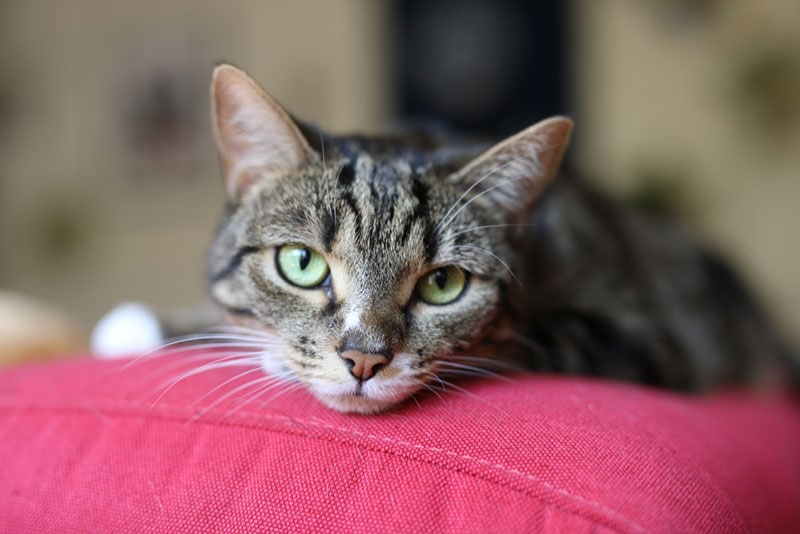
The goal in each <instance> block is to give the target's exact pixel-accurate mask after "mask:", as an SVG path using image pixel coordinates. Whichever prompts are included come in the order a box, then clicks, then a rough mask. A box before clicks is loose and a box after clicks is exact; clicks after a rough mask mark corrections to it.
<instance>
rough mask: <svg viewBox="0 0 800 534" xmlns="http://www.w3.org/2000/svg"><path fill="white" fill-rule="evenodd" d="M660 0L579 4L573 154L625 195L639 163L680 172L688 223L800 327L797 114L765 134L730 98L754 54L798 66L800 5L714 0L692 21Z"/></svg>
mask: <svg viewBox="0 0 800 534" xmlns="http://www.w3.org/2000/svg"><path fill="white" fill-rule="evenodd" d="M659 4H661V5H663V4H667V2H633V1H630V0H604V1H602V2H597V1H596V0H576V1H575V3H574V5H575V9H574V16H575V22H576V26H577V28H576V37H577V39H576V46H575V48H574V58H575V60H576V63H577V68H576V71H575V75H574V79H573V83H572V87H573V91H574V94H575V96H576V101H577V103H578V108H579V116H580V117H581V119H582V120H581V123H580V124H578V125H577V127H578V138H579V141H580V145H579V147H578V149H579V150H578V154H577V155H578V157H577V158H576V159H577V161H578V162H579V164H580V165H581V166H582V167H584V168H585V169H587V170H589V171H590V172H592V173H595V174H598V175H600V176H602V177H604V178H605V179H607V180H609V181H610V182H611V183H610V185H611V186H612V187H614V188H617V189H618V190H621V191H626V190H630V189H631V188H634V187H636V184H635V183H634V182H635V172H634V169H635V167H636V166H637V165H640V164H642V163H646V162H653V161H655V162H662V163H666V164H668V165H669V164H672V165H678V166H682V167H683V168H685V169H687V170H688V171H689V174H690V176H691V178H692V181H691V183H689V184H686V188H687V190H688V194H689V195H690V196H691V197H692V200H693V202H692V204H693V205H694V206H695V211H696V213H695V217H694V219H693V220H694V222H695V226H697V227H698V229H699V231H700V232H702V233H703V234H704V235H706V236H708V238H709V239H711V240H712V241H713V242H714V243H718V244H720V245H721V246H722V247H723V248H724V249H725V250H727V251H728V252H729V253H731V254H732V255H733V256H735V257H736V258H737V260H738V261H739V263H740V264H741V265H742V266H743V267H744V269H745V270H746V271H747V273H748V274H749V275H750V277H751V279H753V280H754V281H755V283H757V284H758V285H759V286H760V289H761V291H762V293H763V294H765V295H766V296H767V297H768V299H769V301H770V304H771V305H772V307H773V308H774V310H775V311H776V312H777V314H778V315H780V317H781V319H782V320H783V321H784V322H785V323H786V324H787V325H789V326H791V327H794V328H800V277H798V275H799V274H800V237H798V233H799V232H800V210H799V209H798V201H799V200H800V121H798V120H797V119H798V118H800V117H797V116H794V117H793V122H790V123H789V124H787V125H785V126H783V127H782V128H781V129H778V130H777V131H765V130H764V128H763V125H760V124H758V121H756V120H754V119H753V118H752V117H751V116H749V115H748V113H749V110H748V109H747V108H746V104H745V103H744V102H742V101H741V100H738V99H737V98H736V97H735V95H736V91H737V87H736V83H737V78H736V74H735V73H736V72H737V68H738V67H739V65H741V62H742V61H743V60H744V59H745V58H747V57H749V56H748V54H750V53H751V52H754V51H756V52H757V51H758V50H762V49H767V48H770V47H777V48H779V49H781V50H787V53H788V54H789V55H790V56H791V57H794V58H795V60H797V61H798V63H797V65H800V3H798V2H784V1H767V2H752V1H750V0H736V1H734V0H731V1H729V2H717V3H716V4H717V5H718V9H717V11H716V12H714V13H713V14H712V15H710V16H709V17H707V18H703V17H699V18H698V19H696V20H683V19H681V18H680V14H673V15H674V16H676V18H675V19H671V18H669V17H665V16H664V13H663V12H659V11H658V9H657V8H656V7H655V6H657V5H659ZM797 65H796V67H797ZM798 72H800V71H798ZM798 72H794V75H797V74H798ZM793 80H794V82H795V85H794V89H792V90H793V91H794V94H795V95H796V96H795V97H794V99H793V100H791V96H790V100H791V102H793V104H794V105H796V106H800V78H793ZM798 111H800V107H798V108H796V109H795V112H798Z"/></svg>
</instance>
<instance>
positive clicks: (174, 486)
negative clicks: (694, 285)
mask: <svg viewBox="0 0 800 534" xmlns="http://www.w3.org/2000/svg"><path fill="white" fill-rule="evenodd" d="M183 358H187V360H184V361H188V359H191V358H192V357H191V356H183ZM125 363H126V362H122V363H120V362H110V363H109V362H99V361H92V360H89V359H79V360H75V361H68V362H61V363H52V364H48V365H44V366H37V367H27V368H19V369H13V370H6V371H5V372H3V373H0V465H1V466H2V475H0V531H2V532H36V533H38V532H148V531H149V532H153V531H156V532H168V531H172V532H189V531H194V532H210V531H218V532H256V531H268V530H271V531H286V532H304V531H306V532H307V531H337V532H376V531H391V532H487V531H492V532H607V531H608V532H610V531H615V532H800V504H799V503H800V417H798V416H800V406H799V405H798V402H797V401H796V399H794V400H792V399H789V398H786V397H783V398H781V397H769V396H756V395H752V394H744V393H727V394H719V395H716V396H714V397H711V398H693V397H685V396H680V395H676V394H670V393H664V392H657V391H653V390H649V389H645V388H639V387H635V386H630V385H623V384H617V383H606V382H602V381H591V380H581V379H570V378H553V377H541V376H540V377H536V376H530V377H518V378H515V379H514V381H513V382H504V381H492V380H476V381H473V382H469V383H462V384H461V385H462V386H463V387H464V388H465V389H466V390H467V391H468V393H448V394H443V395H442V398H437V397H436V396H433V395H429V396H425V397H421V398H420V399H419V401H418V402H419V405H417V404H415V403H414V402H411V403H409V404H408V405H407V406H404V407H403V408H402V409H400V410H397V411H394V412H391V413H387V414H383V415H379V416H367V417H365V416H353V415H343V414H339V413H334V412H332V411H330V410H328V409H326V408H325V407H323V406H321V405H320V404H318V403H317V402H316V401H315V400H313V399H312V398H310V397H309V396H308V395H307V394H306V393H305V392H304V391H302V390H293V391H289V392H285V393H284V394H283V395H280V396H277V397H275V396H274V395H273V393H272V392H268V393H265V394H264V395H263V396H262V398H261V399H259V400H253V398H252V393H253V392H254V391H255V390H254V389H252V388H241V389H238V390H237V388H240V386H242V385H243V384H245V383H246V382H247V381H248V380H252V379H255V378H259V377H260V374H259V373H258V372H251V373H250V374H247V375H244V376H241V377H239V378H234V377H235V376H236V374H237V373H240V372H242V371H245V370H246V369H222V370H216V371H212V372H208V373H203V374H198V375H196V376H192V377H189V378H187V379H185V380H183V381H180V382H178V383H177V384H175V385H174V387H172V388H170V389H169V390H168V391H167V392H166V393H164V390H165V384H169V383H170V379H171V378H174V377H175V376H177V375H178V374H179V373H180V371H181V369H180V367H181V365H180V361H179V360H176V359H175V358H174V357H170V358H162V359H156V360H149V361H146V362H143V363H137V364H135V365H128V366H127V367H125ZM185 369H186V368H185V367H184V368H183V369H182V370H185ZM230 379H232V380H230ZM228 380H230V381H228ZM226 381H227V382H226ZM220 385H221V386H220ZM217 386H220V387H217ZM215 388H216V389H215ZM270 397H273V398H271V399H270ZM248 400H249V401H250V402H246V401H248Z"/></svg>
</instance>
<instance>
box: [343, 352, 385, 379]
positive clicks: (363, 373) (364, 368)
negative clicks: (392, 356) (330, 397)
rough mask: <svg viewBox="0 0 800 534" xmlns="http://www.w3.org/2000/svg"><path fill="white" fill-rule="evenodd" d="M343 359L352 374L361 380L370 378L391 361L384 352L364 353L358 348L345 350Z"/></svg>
mask: <svg viewBox="0 0 800 534" xmlns="http://www.w3.org/2000/svg"><path fill="white" fill-rule="evenodd" d="M342 359H343V360H344V362H345V364H347V366H348V367H349V368H350V374H351V375H353V376H354V377H356V378H357V379H358V380H361V381H363V380H369V379H370V378H372V377H373V376H375V373H377V372H378V371H380V370H381V368H383V366H385V365H386V364H387V363H389V358H387V357H386V356H383V355H382V354H364V353H363V352H359V351H357V350H347V351H344V352H343V353H342Z"/></svg>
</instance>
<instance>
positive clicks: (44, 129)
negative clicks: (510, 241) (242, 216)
mask: <svg viewBox="0 0 800 534" xmlns="http://www.w3.org/2000/svg"><path fill="white" fill-rule="evenodd" d="M384 8H385V4H383V3H381V2H371V1H369V0H335V1H331V2H318V1H313V0H302V1H298V0H293V1H258V2H257V1H252V2H249V1H230V2H216V1H210V0H209V1H197V0H173V1H171V2H165V1H163V0H139V1H137V2H106V1H104V0H80V1H76V2H70V3H69V4H67V3H62V2H38V1H37V2H27V1H22V0H20V1H17V2H7V3H4V6H3V10H4V11H3V12H2V15H0V18H2V21H0V30H1V31H0V33H2V35H3V37H2V39H3V43H2V44H3V46H2V49H3V50H4V52H0V53H2V54H3V56H2V57H0V59H2V64H3V65H4V67H5V73H4V76H0V80H3V79H4V78H5V76H9V75H10V76H13V77H14V78H15V80H14V82H13V83H12V84H11V85H10V87H12V90H13V91H14V94H13V98H14V100H13V102H14V107H15V108H16V109H18V111H17V112H16V117H15V120H14V122H13V131H11V132H7V133H6V136H5V141H4V142H0V180H2V182H0V250H2V252H0V287H6V288H12V289H15V290H18V291H21V292H24V293H26V294H31V295H34V296H38V297H40V298H42V299H45V300H48V301H51V302H53V303H56V304H58V305H60V306H61V307H62V308H64V309H67V310H70V311H71V312H72V313H74V314H75V315H76V316H78V317H79V318H80V319H81V320H82V321H83V322H84V324H86V325H87V326H88V325H90V324H91V323H92V322H94V321H95V320H96V319H97V317H99V316H100V314H102V313H103V312H104V311H106V310H107V309H108V308H109V307H110V306H112V305H114V304H115V303H117V302H119V301H121V300H126V299H135V300H142V301H145V302H149V303H153V304H155V305H157V306H162V307H175V306H183V305H187V304H191V303H194V302H197V301H201V300H202V299H203V298H204V295H205V283H204V272H203V269H204V253H205V248H206V246H207V243H208V242H209V239H210V236H211V234H212V232H213V228H214V225H215V224H216V220H217V217H218V215H219V213H220V208H221V205H222V189H221V187H220V185H219V178H218V176H217V166H216V159H215V158H216V156H215V152H214V149H213V146H212V141H211V135H210V131H209V128H208V126H207V120H206V117H205V115H206V111H205V110H206V109H207V102H206V87H207V84H208V78H209V75H210V72H211V69H212V68H213V66H214V64H215V63H216V62H217V61H218V60H219V59H221V58H225V59H228V60H230V61H233V62H235V63H236V64H238V65H239V66H241V67H243V68H245V69H247V70H248V71H249V72H250V73H251V74H252V75H253V76H254V77H255V78H256V79H258V80H259V81H260V82H262V83H263V85H264V86H265V87H266V88H268V90H269V91H270V92H271V93H272V94H273V95H274V96H276V97H277V98H278V99H279V100H281V101H282V102H283V103H284V104H285V105H286V106H287V107H288V108H289V109H290V110H292V111H293V112H295V113H297V114H298V115H299V116H301V117H308V118H310V119H313V120H314V121H315V122H318V123H319V124H321V125H323V126H325V127H327V128H329V129H333V130H347V129H352V128H368V129H375V128H377V127H378V126H379V125H380V124H383V123H384V122H385V120H386V118H387V115H388V102H389V97H388V95H389V89H388V87H387V79H388V77H387V73H386V71H387V69H386V64H387V63H386V57H385V50H387V47H386V46H385V45H384V35H385V17H384V14H383V11H384ZM159 64H163V65H166V66H169V65H177V66H179V68H181V69H186V76H187V77H189V78H192V79H196V80H197V85H198V94H199V95H200V96H199V98H200V100H202V101H201V102H199V103H198V104H197V105H198V106H199V107H200V108H202V109H201V110H200V113H199V114H200V119H199V121H198V123H199V125H198V134H197V136H196V138H195V139H193V140H192V142H193V143H194V144H195V145H196V146H194V147H193V148H192V150H191V151H190V159H191V160H192V161H191V162H190V164H189V165H188V166H187V167H186V168H184V169H178V170H176V171H175V172H173V173H171V174H173V175H170V176H138V174H142V175H144V174H148V172H149V170H150V169H147V168H142V167H140V166H137V164H136V161H134V160H135V156H133V155H131V153H130V149H129V148H128V147H127V146H126V145H127V141H126V137H125V136H126V133H125V131H124V128H123V127H122V120H123V119H122V117H123V116H124V113H125V109H126V108H125V106H126V100H127V99H128V98H129V97H130V91H131V87H134V88H135V85H136V80H135V76H136V75H137V73H139V72H148V69H152V68H153V66H154V65H155V66H158V65H159ZM167 68H169V67H167ZM167 174H170V173H167ZM62 202H63V203H66V204H67V205H68V206H69V208H68V212H67V214H66V217H68V218H71V219H76V222H77V224H79V225H83V226H82V229H81V236H80V238H79V239H80V243H79V246H78V247H77V254H76V255H75V256H73V257H67V258H66V259H64V258H62V259H58V260H57V261H53V260H52V259H51V258H50V257H49V256H48V254H47V252H46V251H45V250H42V249H43V247H44V246H46V245H45V244H43V243H42V242H41V239H40V234H41V233H42V230H41V229H40V228H39V226H40V221H41V220H42V219H43V218H44V217H45V215H46V214H47V213H48V210H50V208H51V207H52V206H53V205H55V204H59V203H62ZM58 222H59V219H58V218H56V219H55V223H56V224H57V223H58ZM86 227H88V229H87V228H86Z"/></svg>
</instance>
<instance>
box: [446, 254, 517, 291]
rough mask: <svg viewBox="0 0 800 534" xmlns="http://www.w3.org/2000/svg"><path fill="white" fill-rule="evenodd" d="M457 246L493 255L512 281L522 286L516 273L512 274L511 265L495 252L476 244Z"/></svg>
mask: <svg viewBox="0 0 800 534" xmlns="http://www.w3.org/2000/svg"><path fill="white" fill-rule="evenodd" d="M457 248H469V249H473V250H478V251H480V252H483V253H484V254H488V255H489V256H491V257H493V258H494V259H496V260H497V261H498V262H500V264H501V265H502V266H503V267H505V268H506V270H507V271H508V274H510V275H511V277H512V278H513V279H514V281H515V282H517V285H519V287H523V286H522V282H520V280H519V278H517V275H516V274H514V271H512V270H511V267H509V266H508V264H507V263H506V262H505V261H503V259H502V258H501V257H500V256H498V255H497V254H495V253H494V252H492V251H491V250H488V249H485V248H483V247H479V246H477V245H457Z"/></svg>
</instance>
